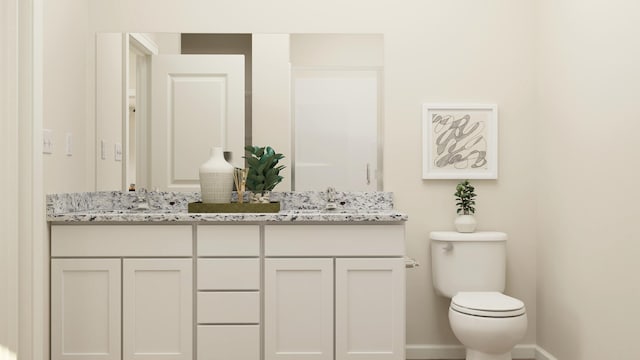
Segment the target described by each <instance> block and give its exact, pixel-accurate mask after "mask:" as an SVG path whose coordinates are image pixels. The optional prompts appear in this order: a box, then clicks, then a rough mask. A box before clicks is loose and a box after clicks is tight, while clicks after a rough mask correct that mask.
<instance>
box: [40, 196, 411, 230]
mask: <svg viewBox="0 0 640 360" xmlns="http://www.w3.org/2000/svg"><path fill="white" fill-rule="evenodd" d="M140 195H142V196H143V197H144V198H145V202H146V204H147V206H148V207H149V209H138V204H137V203H136V201H137V200H138V197H139V196H140ZM234 196H235V195H234ZM324 196H325V194H324V193H322V192H312V191H308V192H282V193H273V194H272V200H273V201H280V203H281V209H282V210H281V211H280V212H278V213H189V212H187V204H188V203H189V202H194V201H200V194H199V193H177V192H144V193H127V192H117V191H114V192H90V193H70V194H52V195H47V220H48V221H49V222H51V223H83V222H114V223H121V222H187V223H193V222H253V223H256V222H257V223H260V222H269V223H288V222H301V223H303V222H346V223H357V222H383V223H385V222H399V221H407V220H408V217H407V215H406V214H403V213H400V212H398V211H396V210H394V209H393V194H392V193H389V192H337V193H336V203H337V205H338V209H335V210H326V209H325V205H326V200H325V199H324Z"/></svg>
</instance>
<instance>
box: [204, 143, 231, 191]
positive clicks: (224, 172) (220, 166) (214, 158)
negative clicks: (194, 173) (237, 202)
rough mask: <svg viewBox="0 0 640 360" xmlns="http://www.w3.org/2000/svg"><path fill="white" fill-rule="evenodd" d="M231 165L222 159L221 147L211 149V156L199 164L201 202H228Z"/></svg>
mask: <svg viewBox="0 0 640 360" xmlns="http://www.w3.org/2000/svg"><path fill="white" fill-rule="evenodd" d="M233 170H234V169H233V165H231V164H229V163H228V162H227V161H226V160H225V159H224V153H223V152H222V148H221V147H214V148H212V149H211V157H210V158H209V160H207V161H206V162H205V163H204V164H202V165H201V166H200V192H201V193H202V202H203V203H217V204H221V203H230V202H231V193H232V192H233Z"/></svg>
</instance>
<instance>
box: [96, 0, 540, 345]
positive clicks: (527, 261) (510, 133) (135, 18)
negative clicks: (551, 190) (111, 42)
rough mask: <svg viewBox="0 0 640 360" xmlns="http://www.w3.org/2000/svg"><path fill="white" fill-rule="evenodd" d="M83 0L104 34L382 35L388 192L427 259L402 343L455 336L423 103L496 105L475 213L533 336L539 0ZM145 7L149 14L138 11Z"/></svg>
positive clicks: (439, 192) (412, 285)
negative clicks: (494, 138)
mask: <svg viewBox="0 0 640 360" xmlns="http://www.w3.org/2000/svg"><path fill="white" fill-rule="evenodd" d="M90 5H91V6H90V16H89V18H90V23H91V25H92V30H95V31H99V32H140V31H142V32H156V31H158V32H194V33H197V32H211V33H219V32H231V33H232V32H237V33H247V32H254V33H325V32H331V33H381V34H383V35H384V44H385V54H384V56H385V79H384V84H385V114H384V118H385V123H384V132H385V136H384V172H385V173H384V184H385V190H386V191H393V192H394V193H395V196H396V205H397V208H398V209H400V210H402V211H405V212H407V213H408V215H409V219H410V220H409V222H408V224H407V230H408V231H407V248H408V252H409V255H410V256H412V257H415V258H417V259H418V260H419V261H420V262H421V263H422V264H423V266H422V267H420V268H418V269H416V270H412V271H410V272H409V273H408V279H407V280H408V286H407V288H408V316H407V319H408V321H407V342H408V343H409V344H456V343H457V340H456V339H455V337H454V336H453V334H452V333H451V332H450V330H449V326H448V320H447V317H446V309H447V300H445V299H442V298H439V297H437V296H436V295H435V294H434V292H433V290H432V287H431V277H430V276H431V275H430V269H429V264H430V262H429V260H428V257H427V256H428V253H427V244H428V241H427V236H428V233H429V231H432V230H446V229H452V222H453V219H454V216H455V208H454V206H455V205H454V198H453V195H452V193H453V192H454V186H455V184H456V182H455V181H423V180H422V179H421V168H420V167H421V145H420V144H421V135H420V133H421V131H420V127H421V123H420V119H421V113H420V111H421V104H422V103H423V102H427V101H430V102H432V101H436V102H446V101H450V102H495V103H497V104H498V105H499V109H500V169H501V170H500V178H499V180H497V181H477V182H475V185H476V186H477V192H478V193H479V197H478V216H477V217H478V220H479V222H480V229H481V230H488V229H491V230H494V229H495V230H503V231H506V232H508V233H509V235H510V241H509V254H508V255H509V264H508V265H509V272H508V288H507V292H508V293H509V294H512V295H514V296H516V297H519V298H521V299H523V300H524V302H525V303H526V305H527V310H528V313H529V318H530V324H529V331H528V333H527V335H526V338H525V339H524V340H523V343H534V342H535V329H536V303H535V300H536V296H535V291H536V290H535V278H536V277H535V271H536V269H535V266H536V263H535V256H532V254H534V253H535V249H536V247H535V240H536V235H535V233H536V226H535V194H534V193H533V192H532V190H531V189H533V188H535V181H534V174H535V169H534V160H535V151H536V150H535V148H534V145H535V142H534V138H533V136H532V133H533V132H534V131H535V129H536V123H535V121H536V118H535V116H534V110H535V107H534V103H533V99H534V76H535V56H534V55H535V53H534V46H533V45H532V44H534V41H535V33H534V30H535V27H534V26H535V24H534V10H535V6H534V5H535V1H534V0H522V1H512V0H485V1H474V2H470V1H463V0H448V1H411V2H396V3H393V2H389V3H382V2H371V1H369V0H354V1H349V2H327V1H316V2H313V3H310V2H300V1H296V0H284V1H281V2H280V3H279V5H278V6H277V7H276V6H274V5H273V3H270V2H265V1H259V0H250V1H243V2H228V3H225V5H224V6H222V5H221V4H220V3H217V2H202V1H196V0H188V1H181V2H175V1H169V0H162V1H159V0H154V1H150V0H136V1H131V0H114V1H108V2H107V1H100V2H97V1H94V2H91V3H90ZM147 9H153V16H150V15H145V13H146V10H147ZM290 14H296V16H291V15H290ZM256 116H257V114H254V128H256V129H258V128H259V126H260V125H256ZM258 121H259V120H258ZM256 126H258V127H256ZM261 141H262V142H264V143H271V141H270V140H269V139H262V140H261ZM278 150H279V149H278Z"/></svg>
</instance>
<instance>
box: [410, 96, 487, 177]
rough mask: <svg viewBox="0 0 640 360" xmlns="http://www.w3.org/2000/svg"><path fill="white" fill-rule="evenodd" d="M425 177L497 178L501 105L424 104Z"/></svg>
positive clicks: (423, 173) (423, 167)
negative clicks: (499, 112) (499, 107)
mask: <svg viewBox="0 0 640 360" xmlns="http://www.w3.org/2000/svg"><path fill="white" fill-rule="evenodd" d="M422 178H423V179H497V178H498V106H497V105H495V104H429V103H427V104H423V106H422Z"/></svg>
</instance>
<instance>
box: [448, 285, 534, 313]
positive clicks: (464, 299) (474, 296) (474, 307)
mask: <svg viewBox="0 0 640 360" xmlns="http://www.w3.org/2000/svg"><path fill="white" fill-rule="evenodd" d="M451 309H452V310H454V311H457V312H459V313H462V314H466V315H471V316H482V317H490V318H505V317H515V316H520V315H523V314H524V313H525V312H526V309H525V307H524V303H523V302H522V301H520V300H518V299H516V298H512V297H511V296H507V295H504V294H502V293H499V292H466V291H465V292H459V293H457V294H456V295H455V296H454V297H453V298H452V299H451Z"/></svg>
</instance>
